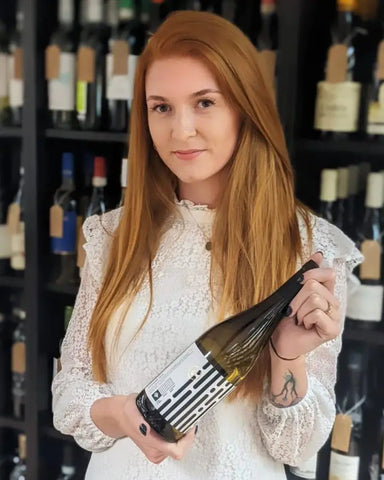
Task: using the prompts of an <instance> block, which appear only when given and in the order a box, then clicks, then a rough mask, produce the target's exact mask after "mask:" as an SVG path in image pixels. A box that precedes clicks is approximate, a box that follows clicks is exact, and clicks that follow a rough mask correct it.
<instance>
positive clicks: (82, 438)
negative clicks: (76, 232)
mask: <svg viewBox="0 0 384 480" xmlns="http://www.w3.org/2000/svg"><path fill="white" fill-rule="evenodd" d="M177 209H178V211H179V212H180V213H181V215H180V218H179V217H177V218H175V219H174V221H173V222H172V224H171V225H170V228H169V230H168V231H167V232H166V233H165V235H164V237H163V239H162V241H161V244H160V247H159V250H158V252H157V255H156V258H155V259H154V261H153V277H154V300H153V307H152V310H151V313H150V315H149V318H148V319H147V321H146V323H145V324H144V326H143V327H142V328H141V330H140V332H139V333H138V335H137V336H136V338H135V339H134V340H133V341H132V342H130V340H131V339H132V337H133V335H134V334H135V332H136V330H137V328H138V327H139V325H140V323H141V320H142V318H143V316H144V314H145V312H146V309H147V305H148V299H149V286H148V283H147V282H145V283H144V285H143V287H142V289H141V291H140V292H139V294H138V295H137V297H136V298H135V300H134V302H133V304H132V305H131V307H130V309H129V311H128V314H127V316H126V318H125V321H124V326H123V329H122V332H121V336H120V339H119V342H118V343H117V344H115V343H113V335H114V331H115V328H116V324H117V319H118V311H119V309H118V311H117V312H116V313H115V315H113V317H112V318H111V321H110V325H109V327H108V330H107V334H106V339H105V347H106V354H107V371H108V382H107V383H105V384H99V383H97V382H95V381H93V379H92V368H91V358H90V355H89V353H88V351H87V348H86V338H87V330H88V324H89V320H90V318H91V314H92V310H93V308H94V306H95V302H96V299H97V295H98V291H99V289H100V286H101V282H102V278H103V269H104V266H105V261H106V254H107V252H108V248H109V245H110V242H111V236H110V235H108V234H107V232H106V231H109V232H113V231H114V229H115V228H116V226H117V224H118V222H119V218H120V215H121V210H114V211H111V212H109V213H107V214H105V215H104V216H103V217H101V218H100V217H98V216H92V217H90V218H88V219H87V220H86V222H85V224H84V234H85V238H86V240H87V243H86V244H85V250H86V253H87V257H86V263H85V266H84V269H83V273H82V282H81V286H80V289H79V292H78V295H77V298H76V304H75V308H74V312H73V315H72V318H71V321H70V324H69V327H68V331H67V333H66V336H65V339H64V342H63V345H62V357H61V362H62V370H61V371H60V372H59V373H58V374H57V375H56V377H55V379H54V381H53V385H52V394H53V412H54V425H55V427H56V428H57V429H58V430H60V431H61V432H62V433H64V434H69V435H72V436H73V437H74V438H75V440H76V442H77V443H78V444H79V445H80V446H81V447H83V448H84V449H86V450H90V451H92V452H93V454H92V456H91V460H90V463H89V466H88V470H87V474H86V479H88V480H105V479H106V478H108V480H123V479H124V480H127V479H129V480H134V479H140V480H154V479H156V480H201V479H202V478H205V479H207V480H251V479H255V478H260V479H268V480H282V479H285V473H284V468H283V463H287V464H290V465H295V464H298V463H300V462H301V461H303V460H306V459H308V458H309V457H311V456H313V455H314V454H315V453H316V452H317V451H318V449H319V448H320V447H321V446H322V444H323V443H324V442H325V440H326V439H327V437H328V435H329V433H330V430H331V428H332V425H333V421H334V415H335V408H334V403H335V398H334V392H333V389H334V384H335V380H336V359H337V355H338V353H339V351H340V348H341V338H340V337H338V338H337V339H335V340H333V341H330V342H328V343H326V344H323V345H322V346H320V347H318V348H317V349H316V350H315V351H313V352H311V353H310V354H308V355H307V357H306V363H307V374H308V391H307V394H306V395H305V397H304V399H303V400H301V401H300V402H299V403H298V404H296V405H294V406H291V407H288V408H277V407H275V406H274V405H272V404H271V403H270V401H269V399H268V397H267V396H266V397H265V398H264V400H263V402H262V404H261V405H260V406H258V407H257V406H255V405H254V404H253V403H252V402H251V401H249V400H247V401H245V400H235V401H233V402H227V401H226V400H224V401H223V402H221V403H220V404H219V405H217V406H216V407H215V408H214V409H212V410H211V411H210V412H209V413H208V414H207V415H206V416H205V417H204V418H202V419H201V421H200V423H199V431H198V433H197V435H196V438H195V441H194V443H193V445H192V447H191V449H190V450H189V451H188V453H187V455H186V457H185V458H184V459H183V460H181V461H176V460H173V459H170V458H168V459H166V460H165V461H164V462H162V463H161V464H159V465H155V464H152V463H150V462H149V461H148V460H147V459H146V458H145V456H144V455H143V454H142V452H141V451H140V450H139V449H138V448H137V447H136V445H135V444H134V443H133V442H132V441H131V440H130V439H129V438H123V439H119V440H116V439H114V438H110V437H109V436H107V435H105V434H104V433H103V432H101V431H100V430H99V429H98V428H97V427H96V425H95V424H94V423H93V421H92V419H91V417H90V408H91V405H92V404H93V402H95V401H96V400H97V399H99V398H103V397H109V396H112V395H124V394H130V393H132V392H140V391H141V390H142V389H143V388H144V387H145V386H146V385H147V384H148V383H149V382H150V381H151V380H152V379H153V378H154V377H156V376H157V375H158V374H159V373H160V372H161V371H162V370H163V369H164V368H165V367H166V366H167V365H168V364H169V363H170V362H171V361H172V360H174V359H175V358H176V357H177V356H178V355H179V354H180V353H181V352H182V351H183V350H184V349H185V348H186V347H188V346H189V345H190V344H191V343H192V342H193V341H194V340H195V339H196V338H197V337H198V336H199V335H201V333H202V332H203V331H205V330H206V329H207V328H208V327H209V326H210V325H211V322H212V318H211V296H210V289H209V268H210V253H209V251H207V250H206V249H205V243H206V238H207V237H208V236H209V234H210V230H211V226H212V219H213V216H214V211H212V210H209V209H208V208H207V207H205V206H197V205H193V204H192V203H191V202H188V201H181V202H178V203H177ZM300 223H302V221H301V222H300ZM313 224H314V227H313V228H314V244H313V252H315V251H318V250H321V251H322V252H323V254H324V265H327V266H329V265H333V267H334V268H335V270H336V287H335V291H336V297H337V298H338V300H339V301H340V303H341V308H342V316H343V318H344V312H345V303H346V283H347V276H348V275H349V272H351V270H352V269H353V268H354V266H355V265H357V264H358V263H359V262H360V261H361V259H362V257H361V255H360V252H359V251H358V250H357V249H356V248H355V247H354V244H353V243H352V241H351V240H350V239H349V238H347V237H346V236H345V235H344V234H343V233H342V232H341V231H340V230H339V229H337V228H336V227H334V226H332V225H331V224H329V223H328V222H326V221H325V220H323V219H320V218H317V217H313ZM301 233H302V238H303V242H304V245H305V247H306V253H307V254H308V256H309V255H310V253H312V252H309V251H308V243H307V241H306V231H305V227H304V224H301Z"/></svg>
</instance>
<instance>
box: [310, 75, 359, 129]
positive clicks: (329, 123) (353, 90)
mask: <svg viewBox="0 0 384 480" xmlns="http://www.w3.org/2000/svg"><path fill="white" fill-rule="evenodd" d="M360 91H361V84H360V83H357V82H339V83H329V82H319V83H318V84H317V98H316V110H315V128H316V129H318V130H324V131H331V132H355V131H356V130H357V127H358V115H359V105H360Z"/></svg>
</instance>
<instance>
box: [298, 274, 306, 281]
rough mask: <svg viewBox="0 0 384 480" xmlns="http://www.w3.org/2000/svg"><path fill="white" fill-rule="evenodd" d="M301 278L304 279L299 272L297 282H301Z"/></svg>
mask: <svg viewBox="0 0 384 480" xmlns="http://www.w3.org/2000/svg"><path fill="white" fill-rule="evenodd" d="M303 280H304V275H303V274H301V275H299V276H298V277H297V283H302V282H303Z"/></svg>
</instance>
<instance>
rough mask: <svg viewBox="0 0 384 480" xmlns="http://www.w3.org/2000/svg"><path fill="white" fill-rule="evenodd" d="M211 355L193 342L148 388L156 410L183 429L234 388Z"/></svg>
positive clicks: (186, 428) (183, 431)
mask: <svg viewBox="0 0 384 480" xmlns="http://www.w3.org/2000/svg"><path fill="white" fill-rule="evenodd" d="M208 355H209V354H207V356H204V355H203V354H202V352H201V351H200V349H199V348H198V347H197V345H196V344H195V343H193V344H192V345H191V346H190V347H189V348H187V350H185V351H184V352H183V353H182V354H181V355H180V356H179V357H178V358H177V359H176V360H175V361H174V362H173V363H171V365H169V366H168V367H167V368H166V369H165V370H164V371H163V372H162V373H161V374H160V375H159V376H158V377H157V378H156V379H155V380H154V381H153V382H151V383H150V384H149V385H148V386H147V387H146V388H145V393H146V395H147V397H148V398H149V400H150V402H151V403H152V404H153V405H154V407H155V408H156V409H157V411H158V412H159V413H161V415H162V416H163V417H164V418H165V420H167V421H168V422H169V423H170V424H171V425H172V426H173V427H174V428H175V429H177V430H178V431H179V432H181V433H185V432H186V431H187V430H189V429H190V428H191V427H192V426H193V425H194V424H195V423H196V421H197V420H198V419H199V418H201V417H202V416H203V415H204V414H205V413H207V412H208V410H210V408H211V407H213V406H214V405H216V403H218V402H219V401H220V400H221V399H222V398H223V397H225V396H226V395H227V394H228V393H229V392H230V391H231V390H233V389H234V388H235V386H234V385H233V384H232V383H229V382H227V381H226V379H225V377H224V376H223V375H222V373H221V372H219V371H218V370H217V369H216V368H215V367H214V366H213V365H212V363H211V362H209V361H208V360H207V357H208Z"/></svg>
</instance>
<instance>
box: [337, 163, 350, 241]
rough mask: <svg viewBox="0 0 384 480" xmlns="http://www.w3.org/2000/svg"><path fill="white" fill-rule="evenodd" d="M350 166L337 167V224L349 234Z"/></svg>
mask: <svg viewBox="0 0 384 480" xmlns="http://www.w3.org/2000/svg"><path fill="white" fill-rule="evenodd" d="M347 212H348V168H347V167H340V168H338V169H337V205H336V217H335V225H336V226H337V227H339V228H340V230H342V231H343V232H344V233H345V234H346V235H348V221H347Z"/></svg>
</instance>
